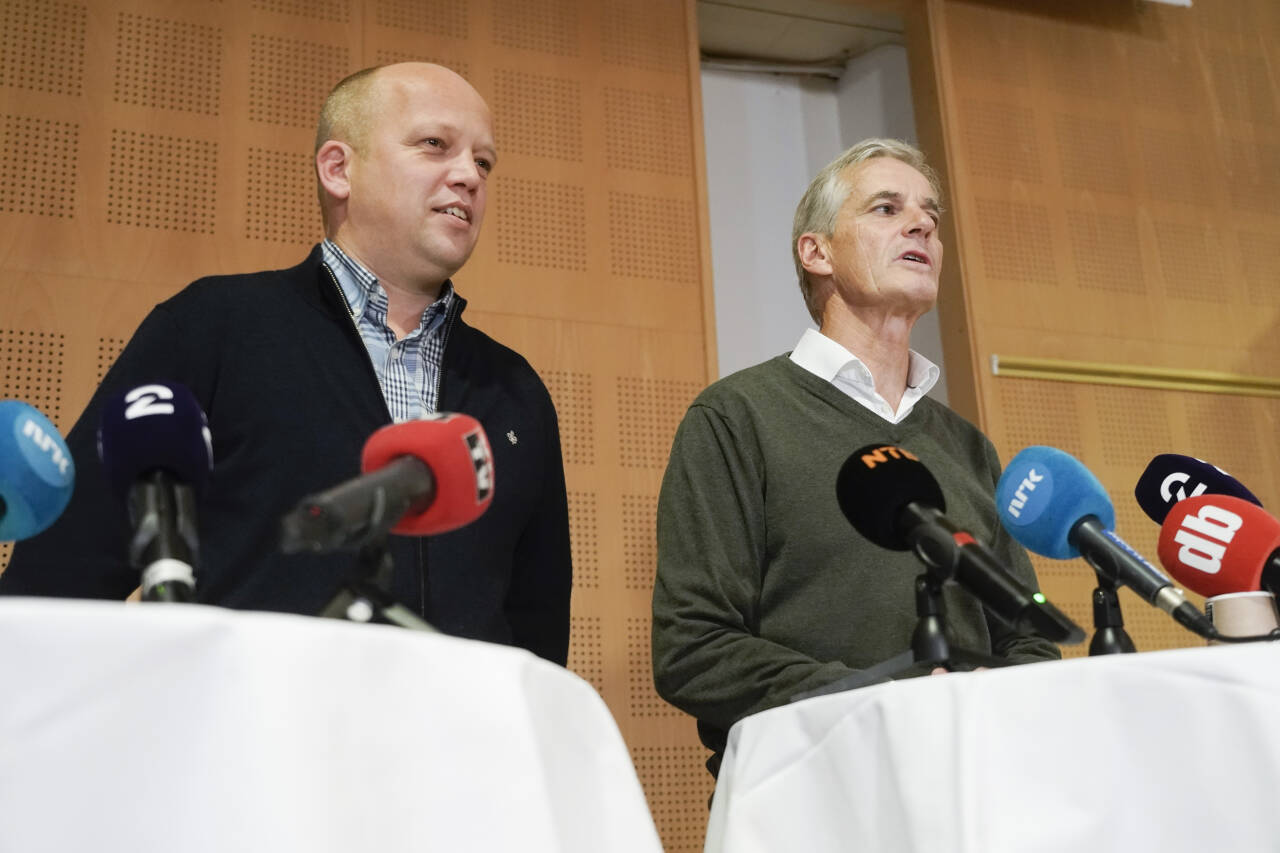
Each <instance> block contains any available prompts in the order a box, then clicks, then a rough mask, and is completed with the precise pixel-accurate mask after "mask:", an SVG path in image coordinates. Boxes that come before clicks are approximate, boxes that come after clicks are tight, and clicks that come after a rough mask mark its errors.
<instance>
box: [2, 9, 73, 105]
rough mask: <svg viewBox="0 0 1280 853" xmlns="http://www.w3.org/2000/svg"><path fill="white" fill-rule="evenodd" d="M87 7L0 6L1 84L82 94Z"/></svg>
mask: <svg viewBox="0 0 1280 853" xmlns="http://www.w3.org/2000/svg"><path fill="white" fill-rule="evenodd" d="M87 20H88V7H87V6H85V5H84V4H81V3H56V2H51V0H6V2H4V3H0V86H13V87H16V88H20V89H29V90H31V91H35V92H45V93H47V94H51V95H72V96H78V95H79V94H80V93H81V92H82V91H83V88H84V34H85V27H86V23H87Z"/></svg>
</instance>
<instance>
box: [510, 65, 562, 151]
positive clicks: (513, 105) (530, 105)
mask: <svg viewBox="0 0 1280 853" xmlns="http://www.w3.org/2000/svg"><path fill="white" fill-rule="evenodd" d="M493 111H494V124H495V130H494V134H495V136H496V137H497V140H498V145H499V146H500V148H501V149H502V150H503V151H504V152H505V151H511V152H515V153H519V154H529V155H532V156H535V157H553V158H555V159H558V160H570V161H574V162H579V161H581V160H582V84H581V83H579V82H578V81H577V80H572V79H566V78H562V77H548V76H546V75H541V74H526V73H524V72H522V71H510V70H507V69H499V70H498V72H497V74H496V75H495V79H494V97H493Z"/></svg>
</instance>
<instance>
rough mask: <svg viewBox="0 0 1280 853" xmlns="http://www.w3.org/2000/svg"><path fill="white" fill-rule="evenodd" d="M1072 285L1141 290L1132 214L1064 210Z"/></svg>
mask: <svg viewBox="0 0 1280 853" xmlns="http://www.w3.org/2000/svg"><path fill="white" fill-rule="evenodd" d="M1067 239H1068V241H1069V242H1070V245H1071V258H1072V260H1073V261H1074V262H1075V268H1076V284H1078V285H1079V286H1080V287H1082V288H1084V289H1086V290H1101V291H1110V292H1113V293H1145V292H1146V289H1147V283H1146V281H1145V279H1144V278H1143V269H1142V256H1141V255H1140V254H1138V253H1137V252H1135V251H1134V247H1136V246H1137V245H1138V224H1137V222H1136V221H1135V220H1134V218H1133V216H1132V215H1128V214H1108V213H1093V212H1089V211H1083V210H1068V211H1067Z"/></svg>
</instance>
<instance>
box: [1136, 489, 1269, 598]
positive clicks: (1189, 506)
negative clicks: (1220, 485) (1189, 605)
mask: <svg viewBox="0 0 1280 853" xmlns="http://www.w3.org/2000/svg"><path fill="white" fill-rule="evenodd" d="M1157 553H1158V554H1159V556H1160V562H1161V564H1162V565H1163V566H1164V567H1165V568H1166V569H1168V571H1169V574H1171V575H1173V576H1174V577H1175V578H1177V579H1178V582H1179V583H1181V584H1182V585H1183V586H1185V587H1186V588H1187V589H1189V590H1191V591H1193V592H1198V593H1199V594H1200V595H1203V596H1205V597H1206V598H1211V597H1213V596H1215V595H1226V594H1227V593H1231V592H1249V591H1253V590H1260V589H1265V590H1267V591H1268V592H1270V593H1272V594H1273V595H1275V594H1277V593H1280V520H1277V519H1276V518H1275V517H1273V516H1272V515H1271V514H1270V513H1268V512H1267V511H1266V510H1264V509H1262V507H1260V506H1257V505H1255V504H1253V503H1251V502H1249V501H1247V500H1245V499H1242V498H1237V497H1232V496H1230V495H1201V496H1199V497H1194V498H1187V499H1186V500H1185V501H1179V502H1178V503H1177V504H1175V505H1174V506H1173V508H1172V509H1171V510H1170V511H1169V515H1168V516H1167V517H1166V518H1165V520H1164V524H1163V525H1161V527H1160V545H1159V547H1158V550H1157Z"/></svg>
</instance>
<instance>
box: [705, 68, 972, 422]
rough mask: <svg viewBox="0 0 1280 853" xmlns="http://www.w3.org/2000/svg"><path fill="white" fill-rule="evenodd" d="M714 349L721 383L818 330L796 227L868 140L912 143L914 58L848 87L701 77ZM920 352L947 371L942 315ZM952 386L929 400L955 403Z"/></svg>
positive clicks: (915, 337)
mask: <svg viewBox="0 0 1280 853" xmlns="http://www.w3.org/2000/svg"><path fill="white" fill-rule="evenodd" d="M702 109H703V123H704V127H705V137H706V145H707V187H708V191H709V196H710V207H711V265H712V272H713V275H714V277H715V301H716V340H717V346H718V357H719V363H720V375H721V376H724V375H726V374H729V373H733V372H734V371H736V370H741V369H742V368H744V367H749V366H750V365H753V364H758V363H759V362H761V361H764V360H765V359H767V358H771V357H773V356H775V355H778V354H779V353H783V352H787V351H789V350H791V349H792V348H793V347H794V346H795V343H796V341H798V340H799V339H800V334H801V333H802V332H803V331H804V329H806V328H808V327H811V326H813V321H812V320H811V319H810V318H809V314H808V312H807V311H805V308H804V301H803V300H802V299H801V297H800V288H799V285H798V284H797V283H796V274H795V267H794V265H793V263H792V260H791V245H790V243H791V219H792V217H793V216H794V214H795V209H796V204H797V203H798V202H799V201H800V196H801V194H803V193H804V189H805V187H807V186H808V185H809V181H810V180H812V179H813V176H814V175H815V174H817V172H818V170H819V169H821V168H822V167H823V166H825V165H826V164H827V163H829V162H830V161H831V160H833V159H835V157H836V155H838V154H839V153H840V152H841V151H843V150H844V149H845V148H848V147H849V146H850V145H853V144H854V143H855V142H857V141H859V140H861V139H865V138H866V137H868V136H895V137H898V138H900V139H906V140H909V141H915V119H914V116H913V114H912V110H911V90H910V85H909V83H908V77H907V57H906V51H905V49H903V48H902V47H899V46H896V45H887V46H884V47H880V48H876V49H875V50H872V51H868V52H867V53H865V54H863V55H862V56H859V57H856V58H854V59H852V60H850V62H849V64H848V66H847V67H846V70H845V73H844V75H843V76H842V77H841V78H840V80H839V81H835V80H830V79H827V78H818V77H796V76H791V75H781V74H758V73H745V72H740V71H721V70H710V69H708V70H704V71H703V72H702ZM911 343H912V346H913V347H914V348H915V349H917V350H919V351H920V352H921V353H922V354H923V355H925V356H926V357H928V358H929V359H931V360H933V361H935V362H937V363H938V364H939V365H942V364H943V362H942V345H941V341H940V338H939V333H938V320H937V312H936V311H931V312H929V314H927V315H925V316H924V317H922V318H921V319H920V321H919V322H918V323H917V324H916V328H915V331H914V332H913V333H912V336H911ZM943 367H944V373H943V380H942V381H940V382H939V383H938V385H937V386H935V388H934V390H933V391H932V392H931V393H930V396H931V397H934V398H936V399H938V400H941V401H942V402H944V403H945V402H946V399H947V398H946V379H945V375H946V374H945V365H943Z"/></svg>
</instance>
